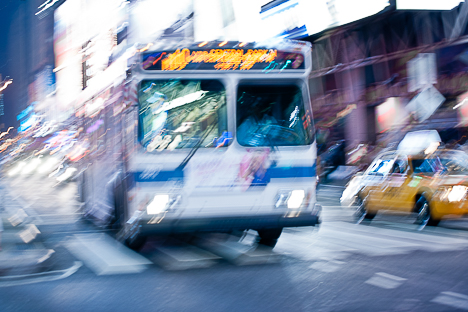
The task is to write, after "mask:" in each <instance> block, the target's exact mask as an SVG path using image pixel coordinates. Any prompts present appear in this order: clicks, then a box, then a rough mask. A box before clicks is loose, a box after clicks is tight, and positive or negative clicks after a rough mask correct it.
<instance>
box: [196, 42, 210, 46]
mask: <svg viewBox="0 0 468 312" xmlns="http://www.w3.org/2000/svg"><path fill="white" fill-rule="evenodd" d="M207 44H208V41H203V42H202V43H200V44H199V45H198V46H199V47H203V46H205V45H207Z"/></svg>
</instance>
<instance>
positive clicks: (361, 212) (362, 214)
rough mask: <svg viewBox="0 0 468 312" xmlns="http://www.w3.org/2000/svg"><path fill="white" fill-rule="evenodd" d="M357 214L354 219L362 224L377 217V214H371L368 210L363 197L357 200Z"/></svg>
mask: <svg viewBox="0 0 468 312" xmlns="http://www.w3.org/2000/svg"><path fill="white" fill-rule="evenodd" d="M356 206H357V208H356V212H355V213H354V217H355V219H356V223H357V224H359V223H361V222H362V221H363V220H364V219H366V220H369V221H370V220H372V219H374V217H375V213H369V212H368V211H367V208H366V204H365V202H364V200H363V199H362V197H361V196H358V197H357V199H356Z"/></svg>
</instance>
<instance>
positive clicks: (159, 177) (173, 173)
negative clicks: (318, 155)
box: [134, 164, 317, 182]
mask: <svg viewBox="0 0 468 312" xmlns="http://www.w3.org/2000/svg"><path fill="white" fill-rule="evenodd" d="M316 175H317V172H316V167H315V164H314V165H313V166H308V167H273V168H269V169H268V170H267V176H268V177H269V178H272V179H278V178H313V177H315V176H316ZM134 178H135V182H164V181H172V180H184V171H183V170H167V171H159V172H141V171H140V172H134Z"/></svg>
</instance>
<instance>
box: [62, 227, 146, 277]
mask: <svg viewBox="0 0 468 312" xmlns="http://www.w3.org/2000/svg"><path fill="white" fill-rule="evenodd" d="M64 245H65V247H66V248H67V249H68V250H69V251H70V252H71V253H72V254H73V255H74V256H75V257H77V258H78V259H80V260H82V261H83V262H84V263H85V265H86V266H87V267H89V268H90V269H91V270H93V271H94V273H96V274H97V275H111V274H131V273H141V272H143V271H144V270H146V268H147V266H148V265H150V264H152V262H151V261H150V260H148V259H147V258H145V257H143V256H142V255H140V254H138V253H136V252H135V251H133V250H131V249H129V248H127V247H126V246H124V245H122V244H121V243H119V242H118V241H116V240H115V239H113V238H112V237H110V236H108V235H106V234H104V233H100V234H75V235H73V236H72V237H71V238H70V239H68V241H66V242H65V244H64Z"/></svg>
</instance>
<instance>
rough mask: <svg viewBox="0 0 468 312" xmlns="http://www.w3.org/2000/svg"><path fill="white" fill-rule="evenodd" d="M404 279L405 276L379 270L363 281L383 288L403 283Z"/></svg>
mask: <svg viewBox="0 0 468 312" xmlns="http://www.w3.org/2000/svg"><path fill="white" fill-rule="evenodd" d="M404 281H406V278H403V277H398V276H395V275H391V274H388V273H384V272H379V273H375V275H374V276H372V277H371V278H370V279H368V280H367V281H365V282H364V283H366V284H369V285H373V286H377V287H380V288H384V289H394V288H397V287H398V286H400V285H401V284H403V282H404Z"/></svg>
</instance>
